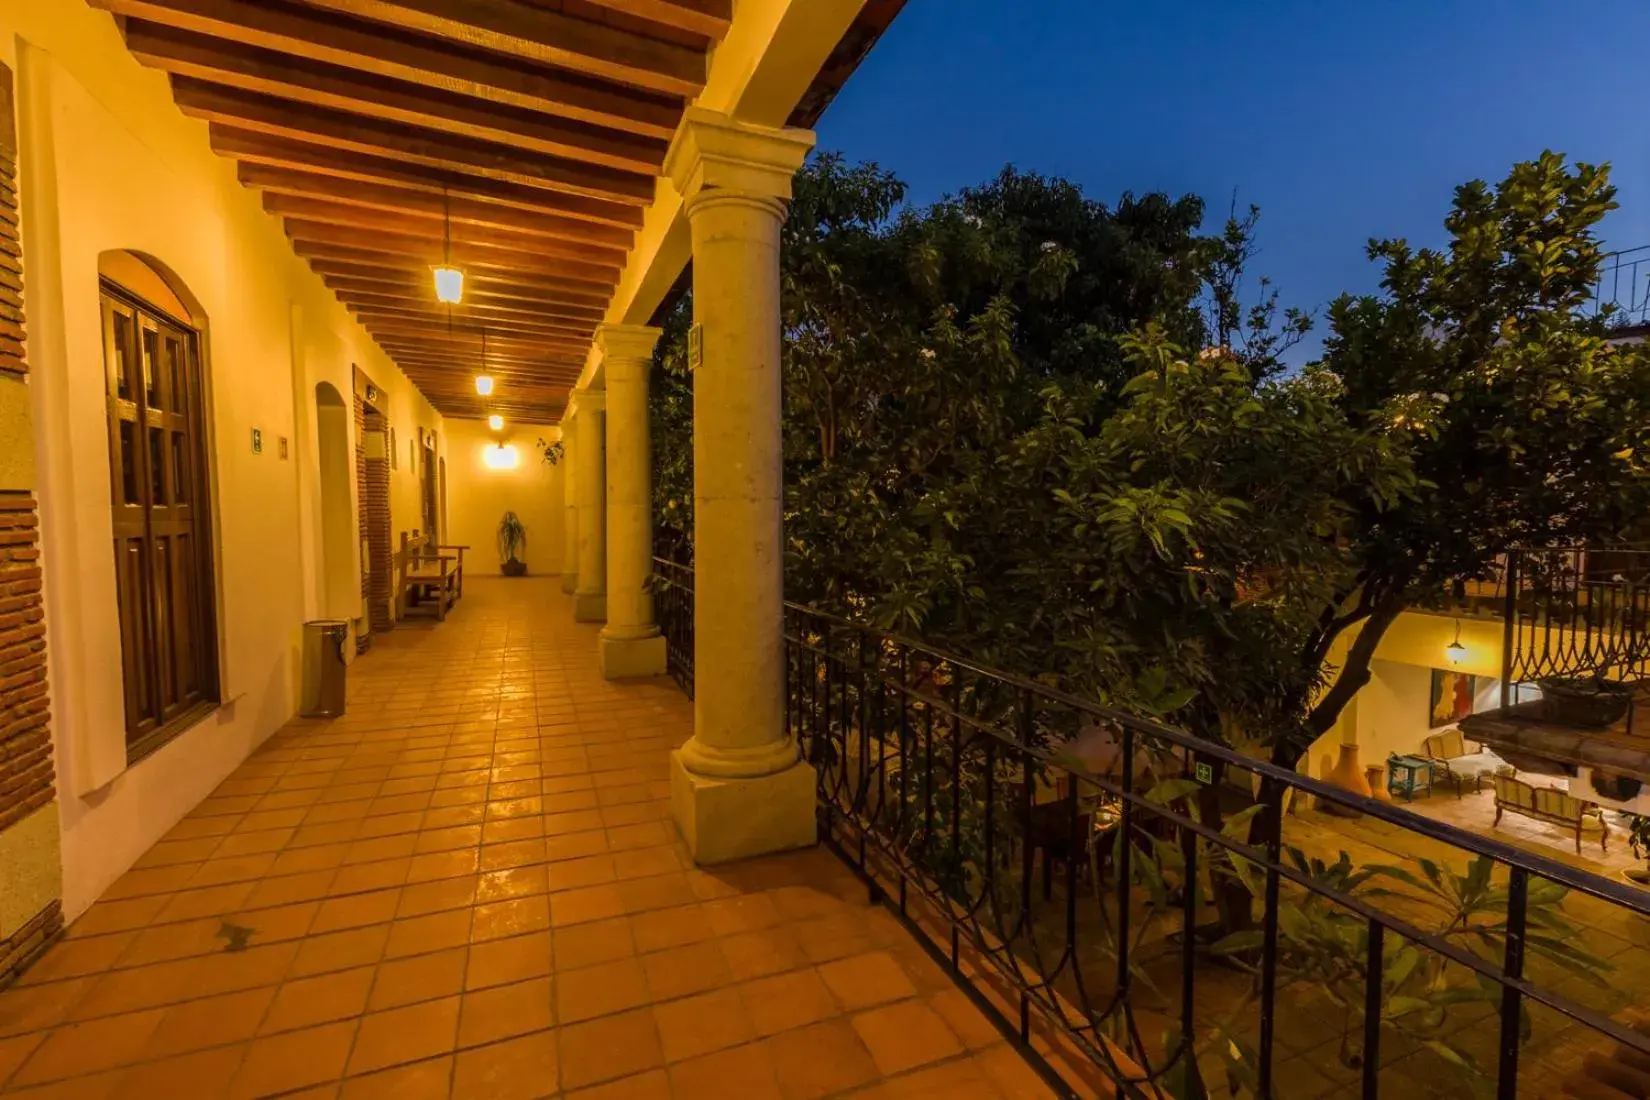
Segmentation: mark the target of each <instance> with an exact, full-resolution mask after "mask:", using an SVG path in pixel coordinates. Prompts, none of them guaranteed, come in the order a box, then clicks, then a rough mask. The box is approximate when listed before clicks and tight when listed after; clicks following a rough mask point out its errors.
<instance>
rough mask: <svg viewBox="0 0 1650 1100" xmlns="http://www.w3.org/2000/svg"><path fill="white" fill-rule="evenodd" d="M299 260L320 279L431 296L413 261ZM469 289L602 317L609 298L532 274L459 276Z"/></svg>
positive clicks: (362, 255)
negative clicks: (404, 289) (366, 283)
mask: <svg viewBox="0 0 1650 1100" xmlns="http://www.w3.org/2000/svg"><path fill="white" fill-rule="evenodd" d="M298 254H299V255H300V256H303V257H305V258H306V259H307V260H308V262H309V266H310V269H311V270H312V271H314V272H315V273H316V274H317V275H320V276H321V277H323V278H326V277H329V276H341V277H343V278H349V279H365V280H369V281H372V282H379V283H394V284H397V285H400V286H410V287H414V288H416V289H418V290H419V291H420V292H422V293H423V294H426V295H428V294H433V293H434V286H433V283H432V282H431V277H430V268H429V265H428V264H427V263H425V262H423V261H421V260H419V259H418V258H417V257H413V256H397V255H394V254H392V253H386V252H365V251H361V250H359V249H349V248H333V247H331V246H326V247H325V248H323V247H322V246H320V245H309V244H304V245H303V246H302V247H301V248H299V249H298ZM472 286H473V287H475V289H476V290H478V291H480V292H482V293H486V294H495V295H502V296H507V297H512V298H525V299H527V300H529V301H534V302H550V303H553V304H556V305H561V306H575V307H579V308H584V309H595V310H598V311H605V309H606V307H607V301H608V298H609V297H610V295H609V294H608V292H606V291H605V290H603V289H599V288H594V287H591V286H589V285H587V284H585V283H573V282H569V281H567V280H565V279H558V278H556V277H554V276H544V275H540V274H536V273H533V272H514V271H504V272H496V271H488V270H485V269H481V268H477V269H474V270H470V271H466V272H465V273H464V292H465V294H466V295H468V294H469V293H470V288H471V287H472Z"/></svg>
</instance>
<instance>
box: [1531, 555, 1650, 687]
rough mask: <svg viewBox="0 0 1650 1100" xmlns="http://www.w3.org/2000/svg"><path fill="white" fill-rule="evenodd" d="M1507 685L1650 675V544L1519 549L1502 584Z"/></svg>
mask: <svg viewBox="0 0 1650 1100" xmlns="http://www.w3.org/2000/svg"><path fill="white" fill-rule="evenodd" d="M1501 615H1502V618H1503V620H1504V623H1505V627H1504V629H1505V635H1504V638H1503V645H1502V664H1503V673H1502V685H1503V687H1502V690H1503V694H1504V695H1505V696H1506V697H1507V700H1508V701H1510V700H1511V697H1512V694H1513V689H1514V688H1515V687H1516V686H1517V685H1519V684H1527V683H1534V682H1536V681H1538V680H1542V679H1546V678H1548V677H1576V676H1587V675H1597V676H1602V677H1604V678H1605V679H1608V680H1619V681H1637V680H1642V679H1644V678H1646V676H1647V675H1650V551H1645V550H1583V549H1557V550H1514V551H1512V552H1511V553H1510V554H1508V555H1507V565H1506V570H1505V581H1504V583H1503V585H1502V610H1501Z"/></svg>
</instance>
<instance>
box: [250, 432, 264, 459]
mask: <svg viewBox="0 0 1650 1100" xmlns="http://www.w3.org/2000/svg"><path fill="white" fill-rule="evenodd" d="M252 453H253V454H255V455H261V454H263V453H264V430H263V429H262V428H253V429H252Z"/></svg>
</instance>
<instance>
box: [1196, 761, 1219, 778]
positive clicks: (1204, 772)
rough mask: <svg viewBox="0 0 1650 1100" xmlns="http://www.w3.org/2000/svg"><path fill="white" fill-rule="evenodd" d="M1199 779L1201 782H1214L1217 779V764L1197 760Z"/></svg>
mask: <svg viewBox="0 0 1650 1100" xmlns="http://www.w3.org/2000/svg"><path fill="white" fill-rule="evenodd" d="M1197 781H1198V782H1199V783H1213V782H1214V781H1215V766H1214V765H1213V764H1205V763H1204V762H1203V761H1201V760H1199V761H1198V762H1197Z"/></svg>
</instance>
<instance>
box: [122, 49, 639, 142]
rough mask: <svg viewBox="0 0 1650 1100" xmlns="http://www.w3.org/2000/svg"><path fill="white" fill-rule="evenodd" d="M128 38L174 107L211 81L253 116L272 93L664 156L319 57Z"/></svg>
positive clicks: (434, 123) (449, 127)
mask: <svg viewBox="0 0 1650 1100" xmlns="http://www.w3.org/2000/svg"><path fill="white" fill-rule="evenodd" d="M126 41H127V45H128V46H129V48H130V49H131V51H132V52H133V53H134V54H136V55H137V57H138V58H139V60H142V61H145V62H147V63H148V64H150V65H153V66H154V67H156V68H158V69H164V70H165V71H167V72H169V73H171V74H172V75H173V76H174V77H176V78H179V79H178V81H177V83H178V90H177V91H178V103H179V105H180V106H183V107H185V108H186V109H189V108H190V107H191V104H189V103H188V102H187V101H186V97H187V96H188V95H190V94H195V95H200V94H202V91H201V90H202V89H203V88H208V87H210V88H215V89H218V90H222V89H224V88H228V89H234V90H237V91H240V92H243V93H247V95H246V98H245V99H244V100H243V102H248V103H253V104H255V105H256V106H257V107H258V108H261V109H260V110H259V112H258V114H257V116H256V117H258V118H260V119H266V118H268V117H269V116H270V111H269V108H268V103H269V98H265V97H277V102H279V101H283V100H288V101H292V102H296V103H302V104H306V105H308V106H312V107H322V108H329V109H331V110H334V111H343V112H346V113H356V114H360V115H364V116H366V117H368V118H371V119H377V120H381V121H385V122H392V123H401V124H405V125H411V126H421V127H427V128H429V129H431V130H438V131H442V132H444V133H449V134H458V135H461V136H465V137H475V138H482V139H485V140H488V141H492V142H496V143H498V144H502V145H509V146H513V147H516V148H520V149H526V150H530V151H533V152H537V153H545V154H548V155H551V156H557V157H566V158H569V159H572V160H582V161H589V162H590V163H592V164H602V165H606V166H608V167H611V168H618V169H622V170H625V171H631V172H644V173H645V172H653V171H656V170H657V169H658V167H659V164H660V163H661V161H662V160H663V158H664V154H665V147H666V142H665V141H664V139H662V138H658V137H643V136H640V135H636V134H628V133H624V132H622V131H617V130H608V129H603V128H602V127H599V126H594V125H591V124H590V123H588V122H579V121H573V120H569V119H565V118H558V117H556V116H555V115H547V114H544V113H543V112H541V111H533V110H529V109H527V108H523V107H513V106H509V105H505V104H498V103H489V102H487V101H486V100H480V99H475V98H473V97H471V96H466V95H460V94H458V93H455V92H448V91H443V90H440V89H431V88H426V87H423V86H421V85H418V84H412V83H408V82H405V81H400V80H394V79H390V78H386V77H376V76H371V75H368V74H364V73H357V72H354V71H352V70H350V69H346V68H343V67H341V66H337V65H331V64H328V63H326V62H321V61H309V60H306V59H303V58H295V57H292V56H291V55H288V54H279V53H275V52H273V51H270V50H263V49H258V48H256V47H251V46H242V45H239V44H237V43H225V42H219V41H218V40H216V39H213V38H210V37H208V36H206V35H201V34H195V33H194V32H192V31H185V30H179V29H177V28H174V27H166V26H162V25H160V24H154V23H145V22H140V21H133V22H131V23H129V24H128V25H127V30H126ZM197 82H199V83H197ZM184 89H190V90H192V91H185V90H184ZM225 103H232V101H225V100H219V101H218V104H217V105H213V104H207V105H206V106H205V107H203V108H202V110H203V111H204V110H211V111H213V112H214V113H212V114H206V115H205V117H219V116H220V115H221V114H223V113H224V112H225V111H226V110H231V111H232V107H225V106H224V105H223V104H225ZM228 117H233V115H232V114H230V115H229V116H228ZM298 121H299V122H302V119H300V120H298Z"/></svg>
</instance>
